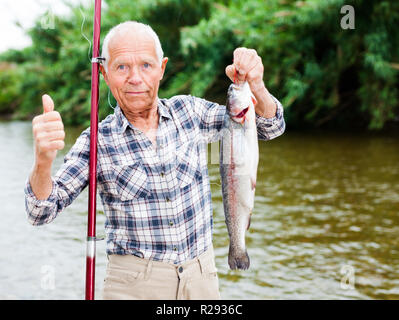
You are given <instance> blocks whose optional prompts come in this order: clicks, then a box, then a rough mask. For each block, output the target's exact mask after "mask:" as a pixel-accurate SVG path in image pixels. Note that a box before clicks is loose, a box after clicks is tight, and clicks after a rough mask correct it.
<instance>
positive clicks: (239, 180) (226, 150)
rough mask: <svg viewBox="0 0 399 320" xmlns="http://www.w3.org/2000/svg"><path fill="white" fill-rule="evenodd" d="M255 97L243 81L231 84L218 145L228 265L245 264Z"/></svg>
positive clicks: (254, 149) (240, 266) (252, 180)
mask: <svg viewBox="0 0 399 320" xmlns="http://www.w3.org/2000/svg"><path fill="white" fill-rule="evenodd" d="M255 104H256V100H255V98H254V96H253V95H252V92H251V90H250V88H249V85H248V83H247V82H244V83H243V84H235V83H233V84H231V85H230V87H229V90H228V93H227V103H226V108H227V114H226V117H225V120H224V125H223V129H222V136H221V146H220V159H219V160H220V175H221V182H222V197H223V207H224V214H225V219H226V225H227V230H228V234H229V238H230V245H229V257H228V262H229V266H230V269H232V270H234V269H243V270H246V269H248V268H249V264H250V262H249V256H248V253H247V249H246V246H245V232H246V230H247V229H248V228H249V225H250V220H251V213H252V209H253V207H254V198H255V186H256V172H257V167H258V161H259V149H258V135H257V130H256V123H255Z"/></svg>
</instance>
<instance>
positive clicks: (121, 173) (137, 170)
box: [111, 163, 150, 201]
mask: <svg viewBox="0 0 399 320" xmlns="http://www.w3.org/2000/svg"><path fill="white" fill-rule="evenodd" d="M111 170H112V174H113V177H114V183H115V185H116V188H114V190H115V191H116V192H117V195H118V196H119V197H120V199H121V200H122V201H129V200H133V199H138V198H146V197H148V196H149V194H150V190H149V189H148V178H147V174H146V172H145V171H144V168H143V167H142V166H141V164H140V163H135V164H131V165H119V166H117V165H114V166H112V167H111Z"/></svg>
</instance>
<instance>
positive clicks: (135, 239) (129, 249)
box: [25, 96, 285, 264]
mask: <svg viewBox="0 0 399 320" xmlns="http://www.w3.org/2000/svg"><path fill="white" fill-rule="evenodd" d="M273 99H274V100H275V102H276V104H277V113H276V115H275V117H273V118H269V119H266V118H262V117H260V116H258V115H256V123H257V130H258V138H259V139H261V140H270V139H273V138H275V137H277V136H279V135H281V134H282V133H283V132H284V129H285V122H284V118H283V107H282V105H281V104H280V102H279V101H278V100H277V99H276V98H274V97H273ZM158 114H159V124H158V129H157V138H156V143H157V145H156V148H154V146H153V145H152V143H151V142H150V140H149V139H148V138H147V136H146V135H145V134H144V133H143V132H142V131H140V130H138V129H137V128H135V127H134V126H133V125H132V124H131V123H129V121H128V120H127V119H126V117H125V116H124V114H123V113H122V111H121V109H120V107H119V106H117V107H116V108H115V110H114V114H111V115H109V116H108V117H107V118H105V119H104V120H103V121H102V122H101V123H100V124H99V130H98V163H97V181H98V184H97V188H98V192H99V195H100V197H101V200H102V204H103V208H104V212H105V215H106V220H105V233H106V241H107V249H106V250H107V254H121V255H124V254H133V255H137V256H140V257H144V258H147V259H154V260H158V261H165V262H169V263H174V264H179V263H182V262H184V261H186V260H188V259H193V258H195V257H196V256H198V255H200V254H201V253H203V252H204V251H206V250H207V249H208V248H209V247H210V246H211V245H212V227H213V226H212V216H213V210H212V201H211V190H210V182H209V176H208V168H207V144H208V143H210V142H214V141H217V140H219V139H220V134H219V133H220V132H221V129H222V126H223V122H224V118H225V116H226V115H227V113H226V107H225V106H223V105H219V104H216V103H212V102H209V101H206V100H204V99H200V98H196V97H193V96H175V97H172V98H171V99H158ZM89 145H90V130H89V128H88V129H86V130H85V131H83V132H82V134H81V135H80V136H79V138H78V139H77V140H76V143H75V144H74V146H73V147H72V148H71V150H70V151H69V152H68V154H67V155H66V156H65V158H64V163H63V165H62V166H61V167H60V169H59V170H58V171H57V173H56V175H55V176H54V177H52V183H53V186H52V192H51V194H50V196H49V197H48V198H47V199H46V200H38V199H37V198H36V197H35V195H34V193H33V191H32V188H31V186H30V183H29V179H28V180H27V182H26V187H25V205H26V211H27V213H28V220H29V221H30V222H31V223H32V224H33V225H41V224H45V223H49V222H51V221H52V220H53V219H54V218H55V217H56V216H57V215H58V214H59V213H60V212H61V211H62V210H63V209H64V208H65V207H67V206H68V205H69V204H71V202H72V201H73V200H74V199H75V198H76V197H77V196H78V195H79V194H80V192H81V191H82V190H83V189H84V188H85V187H86V186H87V184H88V176H89V175H88V167H89Z"/></svg>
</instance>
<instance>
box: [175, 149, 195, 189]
mask: <svg viewBox="0 0 399 320" xmlns="http://www.w3.org/2000/svg"><path fill="white" fill-rule="evenodd" d="M176 177H177V180H178V182H179V185H180V188H184V187H186V186H188V185H190V184H191V183H192V182H193V181H194V179H195V178H196V177H200V171H199V157H198V148H197V146H196V144H195V143H194V141H189V142H185V143H183V144H182V145H181V146H179V147H178V148H177V149H176Z"/></svg>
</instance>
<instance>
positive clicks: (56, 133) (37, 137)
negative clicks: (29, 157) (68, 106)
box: [32, 94, 65, 167]
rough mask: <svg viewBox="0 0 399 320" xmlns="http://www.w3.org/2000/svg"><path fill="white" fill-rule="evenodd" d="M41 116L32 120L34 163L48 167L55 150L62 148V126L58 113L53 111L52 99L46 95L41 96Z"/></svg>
mask: <svg viewBox="0 0 399 320" xmlns="http://www.w3.org/2000/svg"><path fill="white" fill-rule="evenodd" d="M42 103H43V114H41V115H38V116H36V117H35V118H33V120H32V130H33V138H34V143H35V161H36V164H38V165H45V166H50V167H51V164H52V162H53V161H54V159H55V157H56V155H57V150H61V149H63V148H64V138H65V131H64V124H63V123H62V119H61V115H60V114H59V112H57V111H54V102H53V99H51V97H50V96H49V95H47V94H45V95H43V96H42Z"/></svg>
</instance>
